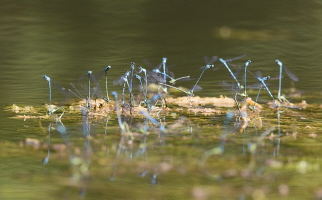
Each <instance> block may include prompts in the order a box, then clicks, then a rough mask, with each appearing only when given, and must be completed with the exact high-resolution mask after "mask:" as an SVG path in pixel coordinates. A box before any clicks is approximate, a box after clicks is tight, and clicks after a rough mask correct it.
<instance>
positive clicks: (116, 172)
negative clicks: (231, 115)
mask: <svg viewBox="0 0 322 200" xmlns="http://www.w3.org/2000/svg"><path fill="white" fill-rule="evenodd" d="M321 8H322V5H321V2H320V1H317V0H316V1H314V0H310V1H294V0H292V1H291V0H287V1H281V2H277V1H267V2H262V1H261V2H258V1H254V0H247V1H242V2H239V1H233V0H229V1H202V2H199V1H198V2H197V1H162V2H155V1H146V0H140V1H129V2H118V1H117V2H116V1H99V0H95V1H90V2H87V1H78V2H66V1H55V2H43V1H37V0H36V1H2V2H1V6H0V11H1V12H0V16H1V17H0V22H1V25H0V42H1V47H0V69H1V73H0V94H1V98H0V104H1V105H2V106H3V109H2V112H0V116H1V118H0V119H1V120H0V126H1V129H0V160H1V163H0V169H1V170H0V199H44V198H46V199H82V198H83V199H105V198H109V199H312V198H319V197H320V198H321V196H322V195H321V191H322V186H321V183H320V180H321V175H320V174H321V164H322V163H321V159H320V152H321V147H320V142H321V141H320V140H321V139H320V132H321V128H320V127H321V124H320V119H321V118H322V115H321V109H320V106H319V103H320V99H321V87H320V82H319V80H320V79H321V78H322V77H321V73H320V63H321V58H320V52H321V50H320V49H321V47H320V43H321V42H322V41H321V37H320V35H321V31H322V29H321V28H320V24H321V21H322V15H321ZM242 54H247V56H246V57H244V58H242V59H241V60H238V61H236V64H243V63H244V62H245V61H246V60H248V59H250V60H252V63H251V65H250V66H249V69H251V70H252V71H256V70H261V71H262V72H263V74H264V75H265V76H266V75H270V76H272V77H273V76H277V75H278V66H277V65H276V63H275V59H280V60H281V61H282V62H283V63H284V64H285V65H286V66H287V67H288V68H289V69H290V70H292V72H293V73H294V74H296V75H297V76H298V77H299V81H298V82H296V83H295V87H296V92H299V93H298V95H297V96H292V97H291V96H289V97H290V98H292V102H294V103H298V102H301V100H302V99H305V100H306V101H307V102H308V103H309V106H308V108H306V109H305V110H291V109H289V110H287V111H285V112H284V113H282V114H281V120H280V126H278V121H277V115H276V112H275V111H273V110H269V109H265V110H264V111H263V112H262V113H261V117H262V121H263V128H262V129H256V128H254V127H253V126H249V127H247V128H246V129H245V131H244V132H242V133H240V132H239V131H235V130H234V120H231V121H230V123H229V124H228V125H226V126H224V121H225V113H226V112H227V111H228V110H230V109H223V114H211V115H209V116H203V115H194V114H189V115H187V114H184V113H178V112H176V111H171V110H170V113H169V115H167V116H165V119H163V122H164V123H165V124H164V125H165V133H162V132H160V126H155V125H152V124H150V128H149V130H148V133H149V135H147V136H145V137H144V136H143V135H144V134H142V133H141V132H139V131H140V130H139V128H138V127H141V126H142V124H143V120H142V119H141V118H140V119H136V118H135V119H133V121H132V122H131V123H129V124H130V127H131V130H132V131H133V132H134V133H135V134H134V137H135V139H134V140H133V141H128V140H127V138H126V137H123V138H122V137H121V136H120V130H119V127H118V126H117V120H116V119H117V118H116V116H115V115H114V114H112V115H108V117H109V120H108V122H107V121H106V118H105V117H102V118H90V119H89V123H90V130H88V129H87V128H88V126H87V123H86V120H85V119H84V118H83V117H82V116H81V115H79V113H78V114H75V113H66V114H65V115H64V117H63V119H62V123H63V125H64V126H63V125H62V124H60V123H58V122H57V123H56V122H52V121H51V120H43V119H27V120H24V119H21V118H18V119H17V118H11V117H14V116H17V115H23V114H26V116H34V115H44V114H45V111H44V109H43V110H42V112H40V113H38V112H37V113H36V114H35V113H14V112H12V111H11V110H10V109H9V110H8V108H10V107H7V106H8V105H12V104H14V103H15V104H18V105H27V106H29V105H31V106H35V108H39V107H42V108H43V105H44V104H45V103H46V102H48V94H47V91H48V90H47V83H46V82H45V81H44V79H43V78H42V75H44V74H46V75H48V76H50V77H51V78H52V80H54V81H56V82H58V83H59V84H61V85H63V86H65V87H68V85H69V82H73V81H75V79H76V78H77V77H79V76H81V75H84V74H86V72H87V71H89V70H92V71H94V72H98V71H101V70H102V69H104V67H106V66H107V65H111V66H112V68H111V70H110V73H109V81H110V83H111V82H112V80H114V79H116V78H118V77H120V76H121V75H122V74H124V73H125V71H126V70H128V69H129V64H130V62H136V64H137V66H141V65H142V66H144V67H146V68H148V69H151V68H152V67H150V66H148V65H146V64H145V62H143V59H147V60H148V61H150V62H151V63H152V64H153V65H154V66H155V65H157V64H159V63H160V62H161V59H162V57H167V58H168V63H169V65H171V64H176V65H175V66H174V67H172V68H171V71H173V72H174V73H175V75H176V77H181V76H186V75H190V76H191V77H192V78H194V79H195V80H196V79H197V78H198V76H199V74H200V72H201V70H200V67H201V66H204V64H205V63H204V61H203V59H202V57H203V56H214V55H217V56H220V57H222V58H233V57H236V56H239V55H242ZM215 64H219V63H218V62H217V63H215ZM195 80H192V81H186V82H180V83H178V84H177V85H182V86H185V87H188V88H189V87H192V86H193V84H194V82H195ZM249 80H250V82H252V81H253V82H256V80H252V79H251V77H250V78H249ZM222 81H228V82H233V80H232V79H231V78H230V75H229V73H228V72H227V70H226V69H225V68H224V67H221V68H220V69H219V70H217V71H210V70H209V71H207V72H206V73H205V75H204V76H203V77H202V79H201V81H200V84H199V85H200V86H201V87H202V88H203V90H201V91H198V92H196V95H200V96H211V97H214V96H219V95H221V94H223V95H227V96H231V93H230V92H228V91H226V90H224V89H223V88H222V86H221V85H220V83H221V82H222ZM270 83H271V85H270V86H269V87H270V89H271V90H272V92H273V93H274V95H276V94H277V81H271V82H270ZM291 84H293V83H292V82H291V81H290V79H289V78H288V77H286V76H285V79H283V87H284V88H285V89H288V88H290V86H291ZM113 90H116V91H121V87H119V86H114V85H112V84H110V91H113ZM285 91H288V90H285ZM251 94H252V97H253V98H254V97H255V95H256V93H255V92H254V93H251ZM286 95H289V92H286ZM269 98H270V97H269V96H268V95H267V93H266V92H265V91H262V92H261V97H260V103H262V104H263V105H264V107H267V106H266V104H265V103H266V102H267V101H269ZM62 99H63V96H62V95H61V94H60V93H59V92H58V91H57V90H54V91H53V101H54V102H60V101H61V100H62ZM5 110H6V111H5ZM174 113H175V114H177V116H176V115H175V114H174ZM183 115H186V120H185V121H184V122H183V124H182V126H178V127H176V128H174V126H172V125H173V124H174V123H176V122H178V121H177V120H178V119H180V117H181V116H183ZM106 122H107V123H106ZM106 124H107V126H106ZM139 124H141V125H139ZM49 125H51V126H50V127H51V128H50V148H49V150H50V156H49V160H48V163H46V165H43V164H42V162H43V160H44V159H45V158H46V156H47V155H48V142H49V140H48V139H49V137H48V136H49V135H48V126H49ZM63 127H65V128H66V130H67V131H66V133H64V134H60V133H59V131H58V130H60V131H61V130H62V128H63ZM271 127H275V130H274V131H273V132H272V134H273V135H271V136H270V137H265V138H264V139H263V140H262V141H260V142H258V138H260V135H261V134H262V133H263V132H264V131H265V130H268V129H270V128H271ZM226 133H227V136H226V139H225V140H222V139H221V138H222V137H223V135H224V134H226ZM88 134H90V135H91V136H92V137H91V138H84V137H83V136H84V135H88ZM278 135H280V136H281V137H278ZM30 139H35V141H36V142H39V147H38V146H37V145H35V144H34V145H28V144H27V141H29V140H30ZM131 142H132V143H131ZM255 144H257V146H256V148H255ZM219 147H221V148H224V150H223V153H222V154H220V155H217V154H216V155H211V156H209V157H208V159H207V160H205V156H206V155H207V153H209V152H211V150H214V152H218V151H219V150H222V149H221V148H219ZM47 158H48V157H47Z"/></svg>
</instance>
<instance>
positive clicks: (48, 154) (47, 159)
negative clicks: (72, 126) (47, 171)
mask: <svg viewBox="0 0 322 200" xmlns="http://www.w3.org/2000/svg"><path fill="white" fill-rule="evenodd" d="M50 129H51V123H49V125H48V140H47V144H48V149H47V156H46V157H45V158H44V159H43V160H42V164H43V165H46V164H48V162H49V157H50Z"/></svg>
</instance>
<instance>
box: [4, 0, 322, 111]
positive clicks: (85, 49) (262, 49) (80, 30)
mask: <svg viewBox="0 0 322 200" xmlns="http://www.w3.org/2000/svg"><path fill="white" fill-rule="evenodd" d="M321 4H322V3H321V1H318V0H310V1H299V0H285V1H255V0H246V1H235V0H227V1H213V0H211V1H210V0H209V1H208V0H204V1H191V0H188V1H186V0H185V1H183V0H178V1H170V0H165V1H162V2H157V3H156V2H155V1H148V0H136V1H126V2H124V1H100V0H96V1H77V2H74V1H67V2H66V1H60V0H59V1H51V2H44V1H40V0H34V1H2V2H1V7H0V22H1V23H0V24H1V25H0V44H1V46H0V69H1V73H0V93H1V99H0V105H9V104H13V103H16V104H24V105H40V104H44V103H45V102H47V101H48V94H47V83H46V81H45V80H44V79H43V77H42V75H44V74H46V75H48V76H50V77H51V78H52V80H54V81H56V82H58V83H60V84H61V85H63V86H68V84H69V83H70V82H73V81H75V79H76V78H77V77H79V76H81V75H84V74H86V72H87V71H88V70H92V71H94V72H98V71H101V70H102V69H104V67H105V66H107V65H111V66H112V69H111V71H110V73H109V78H110V79H109V80H110V85H111V90H119V89H120V88H119V86H113V85H112V81H113V80H114V79H116V78H117V77H119V76H121V75H122V74H123V73H124V72H125V71H126V70H128V69H129V65H130V62H135V63H136V64H137V66H144V67H146V68H147V69H152V68H153V67H151V66H148V65H146V64H145V62H143V60H144V59H146V60H148V61H149V62H150V63H152V64H153V65H154V66H156V65H158V64H159V63H160V62H161V60H162V57H167V58H168V64H169V65H172V64H175V66H174V67H173V68H171V71H173V72H174V73H175V75H176V77H180V76H186V75H190V76H191V77H193V78H195V79H196V78H197V77H198V76H199V74H200V72H201V69H200V67H202V66H204V65H205V63H204V61H203V59H202V58H203V57H204V56H215V55H216V56H220V57H222V58H225V59H226V58H234V57H237V56H240V55H243V54H246V55H247V56H246V57H244V58H242V59H240V60H238V61H235V62H234V63H237V64H240V65H241V64H243V63H244V62H245V61H247V60H248V59H250V60H252V64H251V65H250V67H249V69H250V70H255V71H256V70H261V71H262V72H263V74H264V75H270V76H276V75H278V70H279V69H278V65H277V64H276V63H275V59H280V60H281V61H282V62H283V63H284V64H285V66H287V67H288V68H289V69H290V70H291V71H292V72H293V73H294V74H296V75H297V76H298V77H299V79H300V81H299V82H297V83H296V88H297V89H299V90H303V91H304V92H305V93H310V92H318V93H319V92H321V89H320V84H319V83H320V82H319V80H320V79H321V78H322V75H321V73H320V66H319V65H320V63H321V61H322V58H321V57H320V52H321V43H322V38H321V37H320V36H321V35H322V33H321V32H322V28H321V21H322V14H321V13H322V12H321V8H322V5H321ZM216 64H218V61H217V63H215V65H216ZM250 78H251V77H250ZM223 80H226V81H227V80H231V79H230V75H229V73H228V71H227V70H226V69H224V68H221V69H220V70H217V71H211V70H210V71H207V73H206V74H205V75H204V77H203V78H202V80H201V82H200V86H201V87H202V88H203V90H202V91H200V92H198V93H196V95H201V96H218V95H220V94H225V91H224V90H223V89H222V87H221V86H220V84H219V83H220V82H222V81H223ZM284 80H285V81H284V83H285V87H287V84H290V79H288V78H285V79H284ZM193 84H194V81H189V82H182V83H180V84H178V85H183V86H186V87H192V85H193ZM228 94H229V93H228ZM59 95H60V94H59V93H57V95H56V94H55V95H54V96H53V98H54V101H59V100H60V99H61V98H62V97H60V96H59ZM312 101H315V100H312Z"/></svg>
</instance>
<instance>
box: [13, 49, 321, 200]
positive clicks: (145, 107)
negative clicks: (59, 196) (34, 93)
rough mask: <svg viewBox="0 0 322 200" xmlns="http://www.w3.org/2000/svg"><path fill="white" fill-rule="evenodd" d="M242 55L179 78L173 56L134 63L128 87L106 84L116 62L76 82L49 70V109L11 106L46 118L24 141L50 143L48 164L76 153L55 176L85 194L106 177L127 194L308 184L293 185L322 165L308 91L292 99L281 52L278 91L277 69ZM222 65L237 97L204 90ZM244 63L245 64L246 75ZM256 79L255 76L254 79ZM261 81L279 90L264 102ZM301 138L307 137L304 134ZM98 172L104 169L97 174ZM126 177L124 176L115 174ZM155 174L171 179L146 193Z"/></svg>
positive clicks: (254, 190)
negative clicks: (149, 64)
mask: <svg viewBox="0 0 322 200" xmlns="http://www.w3.org/2000/svg"><path fill="white" fill-rule="evenodd" d="M244 56H245V55H243V56H240V57H237V58H233V59H222V58H219V57H217V56H214V57H211V58H210V59H209V58H205V61H206V65H205V66H204V67H202V71H201V73H200V75H199V76H198V78H197V79H196V80H191V79H190V77H192V76H191V75H190V74H187V75H186V76H183V77H179V78H175V76H174V73H173V72H171V71H170V70H169V68H168V66H167V59H166V58H163V59H162V63H161V64H160V65H158V66H157V67H155V68H153V69H151V70H148V69H146V68H144V67H142V66H140V67H137V66H136V64H135V63H133V62H132V63H131V64H130V69H129V70H128V71H126V72H125V73H124V75H123V76H121V77H120V78H118V79H116V80H114V81H113V84H115V85H120V87H121V91H122V92H121V93H119V94H118V93H117V92H114V91H113V92H110V93H109V90H108V83H109V82H110V80H109V79H108V77H109V73H112V70H113V67H111V66H108V67H106V68H104V69H103V70H102V71H100V72H99V73H97V74H95V73H93V72H92V71H88V72H87V73H86V74H84V75H83V76H81V77H79V78H77V80H76V82H75V83H70V89H68V88H65V87H62V86H60V85H59V84H57V83H56V82H55V81H53V80H51V78H50V77H49V76H47V75H44V78H45V80H46V81H47V82H48V91H49V101H48V104H47V105H46V107H45V108H43V107H39V108H36V107H31V106H24V107H21V106H17V105H13V106H10V107H7V108H8V109H10V110H11V111H13V112H15V113H17V115H16V116H15V117H16V118H23V119H24V120H27V119H36V120H38V119H41V120H38V121H39V125H38V126H39V128H40V130H41V131H42V133H43V135H44V134H45V135H46V137H45V139H43V140H42V139H39V138H31V137H27V138H26V140H25V141H23V142H21V143H20V146H22V147H24V148H29V147H32V148H33V149H35V150H39V149H40V150H44V152H45V155H44V156H43V157H42V158H41V160H42V161H41V164H42V165H46V166H47V165H49V164H50V163H51V160H52V159H53V160H55V162H58V161H59V159H60V157H64V158H68V159H66V160H68V162H69V165H70V166H71V176H70V177H71V178H70V181H66V180H65V179H63V180H57V181H60V182H63V183H61V185H63V186H66V185H68V186H72V187H73V188H77V189H78V190H79V195H80V196H82V197H83V196H85V194H86V191H88V190H90V191H91V192H92V193H95V192H102V190H104V189H103V188H100V187H95V186H98V185H102V184H101V181H103V183H104V184H103V185H106V184H107V185H108V186H109V187H111V188H114V189H116V190H117V191H121V192H116V193H115V194H114V193H113V194H110V196H111V197H114V198H116V197H118V198H123V199H128V198H129V197H128V196H126V194H123V193H122V191H124V187H126V188H132V189H131V190H130V191H131V193H132V194H133V195H134V196H135V197H138V198H140V197H142V198H143V199H144V198H149V197H152V196H154V195H157V196H158V197H157V199H164V198H169V197H170V196H171V197H177V198H181V199H182V198H192V199H213V198H218V197H224V198H227V197H232V196H233V197H234V198H240V199H245V198H248V197H251V198H253V199H265V198H275V199H276V198H277V197H276V195H279V196H280V197H281V198H283V197H285V196H289V195H291V194H297V193H300V192H301V191H305V189H300V190H299V191H295V190H293V189H292V185H296V184H297V183H296V184H294V183H293V182H292V180H290V179H291V178H290V176H288V175H287V174H290V175H295V174H301V175H302V176H304V174H306V173H308V172H310V173H313V174H315V173H318V172H319V170H320V165H321V164H322V163H320V162H319V161H317V160H314V159H312V157H308V159H306V158H305V155H307V154H309V153H310V152H311V151H312V149H311V148H314V149H320V147H319V146H317V145H316V143H317V142H319V140H320V139H317V136H318V133H317V131H318V130H317V129H318V127H315V126H312V127H311V126H309V125H307V124H306V123H305V121H306V120H308V119H307V118H306V115H305V114H304V113H306V111H305V110H303V109H307V110H308V112H311V111H312V110H311V109H312V108H310V105H307V103H306V102H305V101H304V100H302V101H299V102H298V103H291V102H290V101H289V100H288V99H287V98H286V97H285V96H283V93H285V92H283V91H286V90H283V88H282V79H283V78H284V77H289V78H290V79H291V80H292V81H298V78H297V77H296V76H295V75H294V74H293V73H292V72H291V71H290V70H289V69H287V68H286V67H285V66H284V64H283V63H282V62H281V61H279V60H276V63H277V69H278V70H277V71H279V74H278V75H279V76H278V78H277V79H278V81H279V85H278V89H277V95H276V96H275V95H274V91H275V90H274V91H273V90H272V87H271V86H270V85H269V84H268V81H269V80H270V78H271V77H270V76H262V74H261V72H252V71H251V70H250V68H251V61H250V60H248V61H246V62H245V63H244V64H243V65H236V64H232V63H233V62H234V61H236V60H239V59H242V58H243V57H244ZM216 61H218V62H217V63H216ZM215 63H216V64H215ZM220 67H224V68H226V70H227V71H228V74H229V75H230V76H231V77H232V78H233V83H228V82H226V81H223V82H222V87H223V88H225V89H229V90H230V91H232V93H233V94H232V97H226V96H220V97H199V96H196V94H197V92H198V90H200V89H202V88H201V87H200V86H199V85H201V86H202V76H203V74H204V73H206V72H207V71H210V73H211V70H218V69H219V68H220ZM239 72H242V73H243V76H242V79H241V81H240V79H238V73H239ZM249 75H251V76H249ZM285 75H287V76H285ZM102 76H104V78H102ZM249 77H250V78H249ZM102 79H103V81H102ZM249 79H253V80H255V81H257V82H256V83H252V84H249V83H248V82H247V81H248V80H249ZM180 81H191V82H192V84H191V85H192V87H191V89H186V88H183V87H180V86H177V85H179V83H180ZM253 82H254V81H253ZM102 83H103V84H102ZM102 85H104V86H102ZM52 88H55V89H57V90H59V91H60V92H61V93H62V96H63V97H64V100H63V101H62V102H61V103H59V104H55V105H54V103H53V98H56V97H53V96H52ZM262 90H264V91H265V92H267V94H268V96H269V97H270V98H271V100H269V101H267V102H266V103H265V102H264V103H263V102H259V99H260V98H261V97H262V94H263V91H262ZM178 92H179V95H178ZM173 94H175V95H173ZM180 94H181V95H180ZM44 113H46V114H45V115H44ZM48 121H49V122H48ZM76 121H81V127H82V131H81V137H76V136H75V135H73V134H72V133H70V132H71V131H70V130H71V129H73V128H75V127H74V126H75V125H74V123H75V122H76ZM63 122H64V123H63ZM44 123H48V125H43V124H44ZM65 124H66V126H65ZM94 125H95V126H94ZM117 127H118V128H117ZM118 129H119V130H118ZM53 132H54V133H58V134H59V137H57V136H55V135H54V134H53ZM298 137H302V138H304V139H305V140H306V141H307V144H308V145H303V144H302V143H301V142H300V141H297V140H296V138H298ZM59 138H60V141H62V142H59ZM282 143H283V145H282ZM299 152H300V153H299ZM298 155H300V156H298ZM283 173H286V175H284V174H283ZM190 175H191V176H190ZM94 176H95V177H99V178H97V179H96V180H91V177H94ZM119 177H123V178H122V179H120V180H119V182H117V181H116V182H115V180H118V178H119ZM125 177H126V178H125ZM172 177H175V178H172ZM52 178H53V179H55V180H56V179H58V178H54V177H52ZM60 178H62V177H60ZM124 179H127V180H128V182H127V181H124ZM181 179H182V181H181ZM107 180H110V181H112V182H114V186H113V185H112V184H111V182H109V183H106V181H107ZM169 180H171V181H169ZM299 180H301V179H300V178H299ZM147 182H148V183H150V184H152V185H157V184H163V185H167V186H168V187H167V190H166V191H163V190H162V188H159V189H155V190H156V191H160V193H158V194H152V193H149V192H148V193H143V191H142V188H144V186H145V185H144V184H145V183H147ZM216 183H217V184H216ZM275 183H276V184H275ZM118 184H119V186H118V187H116V186H115V185H118ZM221 184H223V185H224V186H221ZM93 185H94V186H93ZM179 185H180V186H182V188H186V189H184V191H183V190H181V191H180V192H179V193H180V194H179V193H178V192H176V191H174V190H173V188H175V187H176V188H177V187H178V186H179ZM256 185H259V186H258V187H257V186H256ZM309 187H310V186H307V187H304V188H306V189H307V188H309ZM122 188H123V189H122ZM187 188H188V189H187ZM187 190H188V191H187ZM161 191H162V192H161ZM220 191H223V192H220ZM272 191H275V192H272ZM231 192H232V193H231ZM320 192H321V188H319V187H315V188H314V189H313V190H312V189H311V191H310V194H308V195H306V194H305V196H306V197H311V196H312V195H315V196H316V197H320ZM229 193H231V195H232V196H231V195H230V196H229ZM89 195H91V194H89Z"/></svg>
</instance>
